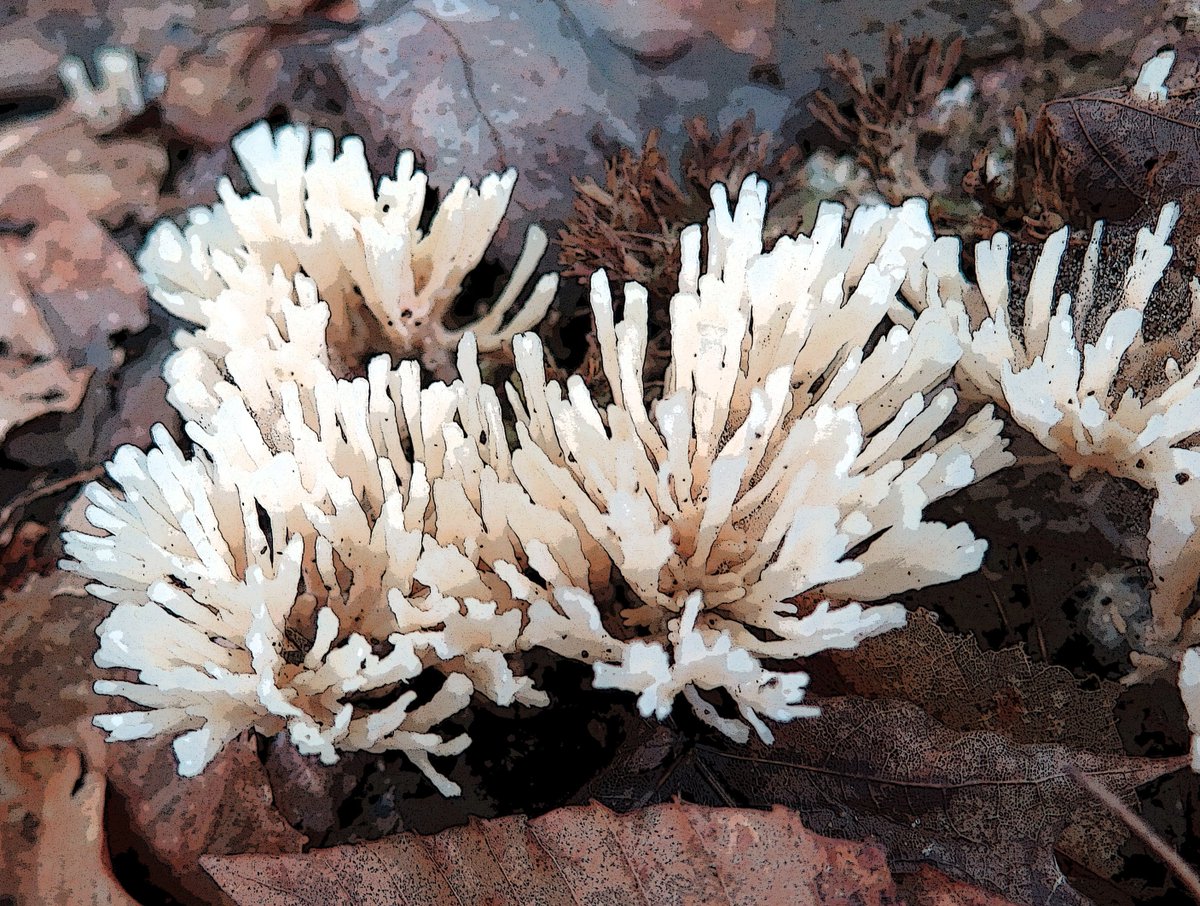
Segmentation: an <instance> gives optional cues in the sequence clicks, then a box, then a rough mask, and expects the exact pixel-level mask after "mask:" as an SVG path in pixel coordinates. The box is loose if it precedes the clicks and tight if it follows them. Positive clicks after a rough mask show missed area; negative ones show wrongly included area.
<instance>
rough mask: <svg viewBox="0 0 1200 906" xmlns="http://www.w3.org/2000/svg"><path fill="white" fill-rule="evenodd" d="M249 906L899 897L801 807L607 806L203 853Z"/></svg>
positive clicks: (813, 905) (818, 904) (756, 902)
mask: <svg viewBox="0 0 1200 906" xmlns="http://www.w3.org/2000/svg"><path fill="white" fill-rule="evenodd" d="M202 864H203V865H204V867H205V868H206V869H207V870H208V871H209V872H210V873H211V874H212V876H213V877H214V878H215V879H216V880H217V882H218V883H219V884H220V885H221V887H222V888H223V889H224V890H225V891H226V892H227V893H228V894H229V895H230V896H232V897H233V898H234V900H236V901H237V902H238V903H244V904H251V903H253V904H255V906H275V904H279V906H284V904H286V906H301V904H313V906H316V904H320V906H335V904H347V906H349V904H354V906H373V904H381V906H382V904H387V906H394V904H397V903H402V904H404V906H441V904H446V906H458V904H462V903H479V904H489V906H526V904H529V903H544V904H563V906H570V904H579V903H595V904H602V903H613V904H622V906H635V904H653V906H672V904H679V906H683V904H692V906H715V904H721V903H729V904H746V906H764V904H767V906H769V904H788V906H851V904H859V906H872V904H877V906H882V904H894V903H896V902H897V900H896V894H895V886H894V884H893V882H892V878H891V875H890V874H889V873H888V870H887V866H886V864H885V862H884V856H883V853H882V851H881V850H879V849H878V848H877V847H875V846H871V845H869V844H862V843H850V842H847V841H844V840H830V839H828V838H825V837H820V836H818V835H816V834H813V833H811V832H810V831H808V830H806V829H805V828H804V826H803V825H802V824H801V823H800V819H799V818H798V817H797V816H796V814H795V813H794V812H790V811H788V810H787V809H783V808H775V809H772V810H771V811H769V812H760V811H752V810H745V809H742V810H739V809H706V808H702V807H700V806H694V805H685V804H678V803H676V804H670V805H660V806H656V807H653V808H648V809H644V810H642V811H639V812H632V813H630V814H627V815H617V814H615V813H613V812H611V811H609V810H608V809H606V808H604V807H603V806H601V805H590V806H581V807H577V808H566V809H559V810H558V811H555V812H551V813H549V814H547V815H543V816H542V817H540V818H535V819H534V820H532V821H529V820H527V819H526V818H524V817H522V816H513V817H510V818H500V819H497V820H494V821H473V822H471V823H470V824H469V825H467V826H466V827H459V828H454V829H452V830H448V831H443V832H442V833H440V834H438V835H437V836H434V837H419V836H416V835H414V834H401V835H399V836H395V837H388V838H385V839H383V840H379V841H376V842H374V843H365V844H359V845H357V846H340V847H337V848H334V849H327V850H316V851H314V852H311V853H307V854H305V855H297V856H257V855H243V856H206V857H205V858H204V859H203V860H202Z"/></svg>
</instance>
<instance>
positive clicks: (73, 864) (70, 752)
mask: <svg viewBox="0 0 1200 906" xmlns="http://www.w3.org/2000/svg"><path fill="white" fill-rule="evenodd" d="M103 819H104V777H103V776H102V775H100V774H98V773H96V772H95V771H90V770H86V769H85V768H84V767H83V763H82V759H81V758H80V755H79V752H77V751H75V750H74V749H38V750H37V751H33V752H22V751H21V750H20V749H18V748H17V747H16V745H15V744H14V743H13V742H12V740H10V739H8V738H7V737H5V736H0V900H3V901H5V902H10V903H39V904H46V906H75V904H80V906H83V904H92V906H136V903H135V901H134V900H133V898H131V897H130V896H129V895H128V894H127V893H126V892H125V890H124V889H123V888H122V887H121V885H120V884H119V883H118V882H117V880H116V878H115V877H113V873H112V869H111V867H110V865H109V862H108V854H107V852H106V848H105V839H104V828H103Z"/></svg>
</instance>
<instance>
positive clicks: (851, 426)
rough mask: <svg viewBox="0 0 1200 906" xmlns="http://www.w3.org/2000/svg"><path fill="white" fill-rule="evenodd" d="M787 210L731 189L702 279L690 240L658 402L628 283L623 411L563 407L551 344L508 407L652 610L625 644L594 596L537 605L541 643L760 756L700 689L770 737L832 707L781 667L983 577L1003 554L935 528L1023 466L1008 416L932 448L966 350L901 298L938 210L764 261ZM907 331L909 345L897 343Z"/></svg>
mask: <svg viewBox="0 0 1200 906" xmlns="http://www.w3.org/2000/svg"><path fill="white" fill-rule="evenodd" d="M766 197H767V186H766V184H765V183H764V182H762V181H761V180H758V179H756V178H753V177H751V178H749V179H747V180H746V181H745V183H744V184H743V185H742V187H741V191H740V193H739V197H738V200H737V205H736V209H735V210H734V211H732V212H730V210H729V205H728V201H727V199H726V196H725V188H724V187H723V186H719V185H718V186H716V187H714V189H713V204H714V209H713V212H712V214H711V216H710V218H709V221H708V228H707V241H708V256H707V262H706V264H705V266H704V269H703V272H702V271H701V260H700V247H701V234H700V228H699V227H698V226H693V227H689V228H688V229H687V230H685V231H684V233H683V236H682V238H681V243H682V272H681V274H680V280H679V291H678V293H677V294H676V295H675V297H674V298H673V299H672V300H671V309H670V311H671V330H672V355H671V361H670V367H669V369H668V371H667V375H666V381H665V386H664V387H663V389H662V391H661V396H656V398H655V399H653V400H652V401H650V404H649V406H647V403H646V400H645V393H646V388H645V387H644V385H643V381H642V366H643V361H644V358H645V355H646V344H647V299H646V292H645V290H644V289H643V288H642V287H640V286H638V285H637V284H627V285H626V287H625V292H624V317H623V318H622V319H621V320H620V321H619V322H618V321H615V320H614V312H613V305H612V301H611V298H610V292H609V286H608V282H607V279H606V278H605V275H604V274H603V273H599V274H597V275H596V276H595V278H594V279H593V281H592V290H591V302H592V310H593V312H594V314H595V318H596V329H597V335H598V340H599V344H600V349H601V353H602V359H603V368H604V373H605V375H606V376H607V379H608V384H609V389H610V392H611V396H612V400H613V402H612V404H611V405H609V406H608V407H607V409H606V411H604V412H601V410H600V408H599V407H598V406H597V404H596V403H595V401H594V399H593V397H592V395H591V393H590V392H589V390H588V388H587V387H586V386H585V385H584V383H583V382H582V380H581V379H580V378H578V377H572V378H571V379H570V380H568V382H567V386H566V388H565V389H566V394H565V396H564V392H563V388H562V387H560V386H559V385H558V384H557V383H556V382H554V381H549V382H548V381H547V379H546V374H545V369H544V367H543V363H542V350H541V346H540V344H539V342H538V340H537V339H536V338H535V337H533V336H530V335H526V336H522V337H519V338H518V339H517V341H516V343H515V350H516V355H517V367H518V371H519V374H520V379H521V391H520V392H519V393H517V392H515V391H512V392H511V393H510V396H511V398H512V400H513V405H514V408H515V409H516V411H517V417H518V420H519V421H518V425H517V432H518V435H519V437H520V447H519V449H518V450H517V451H516V452H515V453H514V454H513V469H514V471H515V472H516V474H517V476H518V478H519V479H520V481H521V483H522V484H523V485H524V486H525V488H526V490H527V491H528V492H529V493H530V495H531V496H532V498H533V500H534V501H536V502H538V503H541V504H543V505H545V506H547V507H551V506H555V507H558V508H560V509H561V510H562V511H563V512H564V513H567V514H568V515H569V518H570V519H571V520H572V522H573V523H574V524H575V525H576V526H577V528H578V531H579V533H580V535H581V536H582V537H585V538H588V539H592V540H593V541H594V543H596V544H598V545H599V546H600V547H601V548H603V550H604V552H605V553H606V554H607V555H608V556H609V557H610V558H611V560H612V562H613V563H614V564H615V566H616V568H617V570H619V572H620V574H621V576H622V578H623V580H624V583H625V585H626V586H627V588H628V594H629V595H630V596H631V597H632V598H633V599H634V600H633V602H632V606H630V607H628V608H627V609H625V610H624V612H623V614H622V616H623V618H624V623H625V626H626V631H625V633H624V634H625V635H626V636H629V638H628V639H626V640H624V641H620V642H618V641H617V640H616V639H614V637H613V636H612V635H610V634H609V632H608V631H606V628H605V627H604V625H603V621H602V620H601V619H600V617H599V614H598V612H597V609H596V608H595V606H594V605H593V604H592V603H591V601H590V599H589V598H588V597H587V596H585V595H582V594H576V593H572V595H570V596H564V595H562V594H561V593H560V594H559V596H558V597H557V599H556V598H555V597H554V596H552V595H549V594H544V595H537V594H536V593H535V595H534V600H533V603H532V606H531V609H530V612H529V620H528V629H527V630H526V633H525V642H526V644H538V645H545V646H548V647H551V648H553V649H554V650H556V651H559V652H560V653H562V654H564V655H567V656H570V657H577V658H583V659H588V660H593V661H595V662H596V664H597V666H596V679H597V684H598V685H601V686H611V687H618V688H624V689H630V690H632V691H636V692H638V693H639V695H640V698H639V703H640V706H641V709H642V711H643V713H646V714H649V713H656V714H658V715H659V716H660V717H661V716H664V715H665V714H666V713H667V712H668V711H669V710H670V708H671V702H672V700H673V699H674V697H675V695H676V694H677V693H679V692H684V693H685V694H686V695H687V696H688V698H689V700H690V701H691V702H692V704H693V705H694V706H695V707H696V709H697V713H698V714H699V715H700V716H701V717H702V718H704V719H706V720H708V721H709V722H710V723H712V724H714V725H715V726H718V727H719V728H720V729H722V730H723V731H724V732H726V733H728V734H730V735H731V736H735V737H737V738H745V737H746V733H747V728H746V726H745V724H742V723H739V722H735V721H732V720H729V719H727V718H724V717H720V716H719V715H718V713H717V712H716V711H715V710H714V708H713V706H712V704H711V703H710V702H708V701H707V700H705V699H704V698H703V697H702V696H700V694H699V690H711V689H722V688H723V689H725V690H726V691H727V692H728V693H729V695H730V696H731V697H732V698H733V700H734V701H735V703H736V705H737V707H738V711H739V713H740V715H741V717H742V718H744V720H745V721H746V722H748V723H749V724H750V725H752V726H753V727H754V728H755V729H756V730H757V732H758V733H759V735H760V736H761V737H762V738H764V739H770V738H771V734H770V731H769V730H768V729H767V727H766V725H765V724H763V722H762V721H761V719H760V715H763V716H767V717H770V718H772V719H774V720H787V719H790V718H792V717H797V716H802V715H804V714H806V713H810V712H811V709H808V708H806V707H805V706H802V705H800V704H799V702H800V699H801V698H802V695H803V688H804V685H805V677H804V675H803V674H801V673H796V672H790V671H774V670H770V669H767V668H766V667H765V666H763V664H762V659H771V660H784V661H786V660H790V659H793V658H800V657H805V656H807V655H811V654H813V653H815V652H818V651H822V650H825V649H830V648H850V647H853V646H855V645H857V644H858V642H859V641H861V640H862V639H863V638H865V637H867V636H870V635H874V634H876V633H879V632H882V631H884V630H887V629H890V628H893V627H896V626H898V625H900V624H901V623H903V621H904V610H903V608H902V607H901V606H900V605H897V604H891V605H883V606H878V607H863V606H862V605H861V604H860V603H858V602H861V601H878V600H880V599H884V598H887V597H890V596H892V595H895V594H898V593H900V592H903V591H906V590H909V589H913V588H919V587H922V586H925V585H929V584H932V583H936V582H944V581H948V580H951V579H955V578H958V577H959V576H962V575H963V574H964V573H967V572H971V571H973V570H975V569H977V568H978V567H979V565H980V562H981V558H982V556H983V551H984V548H985V545H984V543H983V542H981V541H979V540H977V539H976V538H975V537H974V536H973V535H972V534H971V532H970V529H969V528H968V527H967V526H966V525H965V524H959V525H955V526H946V525H944V524H941V523H936V522H926V521H924V520H923V518H922V513H923V510H924V509H925V507H926V506H928V505H929V504H930V503H932V502H933V501H935V500H938V499H940V498H941V497H944V496H945V495H947V494H950V493H953V492H954V491H956V490H958V489H960V488H962V487H964V486H965V485H967V484H969V483H971V482H973V481H976V480H978V479H979V478H981V477H983V476H986V475H988V474H990V473H991V472H993V471H995V470H997V469H999V468H1002V467H1003V466H1005V465H1007V464H1008V463H1009V462H1010V459H1011V458H1010V457H1009V455H1008V454H1007V453H1006V452H1005V451H1004V448H1003V442H1002V441H1001V439H1000V436H999V434H1000V423H999V421H998V420H996V419H995V418H993V416H992V414H991V411H990V407H989V408H988V409H986V410H984V411H981V412H978V413H976V414H975V415H974V416H973V417H971V418H969V419H968V420H967V421H966V423H965V424H964V425H963V426H962V427H960V428H958V429H957V430H955V431H952V432H949V433H948V435H947V436H946V437H944V438H943V439H941V440H934V439H933V434H934V432H936V431H938V430H939V429H940V428H941V427H942V425H943V424H944V423H945V422H946V420H947V418H948V417H949V416H950V414H951V412H952V410H953V408H954V403H955V395H954V392H953V391H952V390H950V389H948V388H946V387H944V386H943V385H944V381H945V379H946V377H947V375H948V373H949V372H950V370H951V369H952V368H953V367H954V365H955V363H956V362H957V360H958V357H959V353H960V347H959V343H958V340H957V338H956V336H955V333H954V330H953V325H952V322H951V320H950V318H949V316H948V314H947V313H946V311H944V310H940V309H939V310H932V309H931V310H929V311H926V312H925V313H923V314H921V315H920V316H919V317H916V318H915V320H914V319H913V317H912V313H911V311H909V310H907V309H905V308H904V306H903V303H902V302H901V301H900V291H901V288H902V283H903V281H904V279H905V276H906V273H907V268H908V266H909V265H910V264H911V263H912V261H913V260H914V259H915V258H917V257H919V256H920V254H921V253H922V252H923V251H924V249H925V247H926V246H927V245H928V243H930V242H931V241H932V233H931V231H930V226H929V221H928V218H927V215H926V213H925V210H924V207H923V206H922V205H921V204H920V203H910V204H908V205H906V206H904V207H902V208H897V209H888V208H878V207H877V208H868V207H863V208H860V209H859V210H858V211H857V212H856V213H855V215H854V217H853V219H852V220H851V221H850V226H849V230H848V232H847V233H846V235H845V236H843V234H842V217H843V211H842V209H841V208H840V207H838V206H835V205H826V206H824V207H823V208H822V209H821V211H820V213H819V215H818V218H817V223H816V226H815V228H814V230H813V234H812V235H811V236H798V237H796V238H794V239H793V238H784V239H781V240H779V241H778V242H777V243H776V245H775V247H774V248H773V249H772V250H771V251H769V252H764V250H763V244H762V227H763V219H764V216H765V212H766ZM901 309H903V314H902V313H901ZM889 315H892V316H894V318H905V319H907V320H910V321H913V323H912V327H911V328H910V329H909V328H905V327H902V326H899V325H898V324H896V325H893V326H892V327H891V328H890V329H885V327H886V322H887V320H888V318H889ZM536 566H537V569H538V571H539V573H541V574H542V575H543V576H546V574H545V572H544V571H543V570H542V567H541V565H536ZM546 578H547V579H549V580H550V581H551V584H553V579H552V577H550V576H546ZM835 602H836V603H835ZM838 605H840V606H838Z"/></svg>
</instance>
